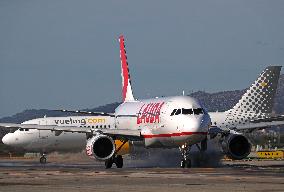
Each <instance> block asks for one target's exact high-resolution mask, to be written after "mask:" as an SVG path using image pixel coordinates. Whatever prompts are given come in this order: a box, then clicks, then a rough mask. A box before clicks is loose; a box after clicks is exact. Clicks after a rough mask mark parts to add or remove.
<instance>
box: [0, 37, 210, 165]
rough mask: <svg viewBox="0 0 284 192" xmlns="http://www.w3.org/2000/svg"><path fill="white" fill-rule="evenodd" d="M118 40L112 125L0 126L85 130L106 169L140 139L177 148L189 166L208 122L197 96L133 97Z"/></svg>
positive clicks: (92, 152)
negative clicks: (117, 100)
mask: <svg viewBox="0 0 284 192" xmlns="http://www.w3.org/2000/svg"><path fill="white" fill-rule="evenodd" d="M119 42H120V57H121V69H122V98H123V103H122V104H121V105H119V106H118V107H117V108H116V109H115V113H114V114H109V117H110V118H113V119H114V120H113V121H114V123H113V125H114V126H113V127H111V126H110V128H107V129H101V128H100V127H99V128H97V127H82V126H81V127H74V126H70V125H69V124H68V125H66V126H54V125H42V124H40V125H39V124H34V125H32V124H5V123H1V124H0V126H1V127H6V128H9V127H10V128H11V127H17V128H19V130H20V129H22V130H25V131H27V132H30V130H32V129H35V130H39V132H41V131H47V130H48V131H49V133H51V132H52V133H53V134H55V135H61V134H62V133H63V132H69V133H70V132H71V133H74V134H75V133H84V134H85V138H86V141H87V144H86V153H87V155H88V156H89V157H91V158H96V159H98V160H102V161H105V166H106V168H110V167H112V165H113V163H115V164H116V166H117V167H118V168H121V167H122V166H123V158H122V156H121V155H118V152H119V151H120V149H121V148H122V147H123V146H124V145H125V144H126V143H127V142H128V141H142V142H144V146H145V147H146V148H179V149H180V151H181V154H182V160H181V166H182V167H190V166H191V161H190V159H189V158H188V151H189V150H190V147H191V146H192V145H195V144H198V143H201V142H203V141H205V140H206V138H207V134H208V129H209V127H210V125H211V121H210V117H209V114H208V113H207V112H206V110H205V109H204V108H203V106H202V105H201V104H200V103H199V101H198V100H197V99H195V98H192V97H189V96H175V97H162V98H152V99H145V100H136V99H134V96H133V93H132V88H131V81H130V74H129V69H128V63H127V57H126V51H125V45H124V37H123V36H120V38H119ZM176 111H181V113H180V114H178V112H176ZM173 114H174V115H173ZM181 114H183V115H181ZM58 122H60V121H58ZM62 122H63V121H62ZM70 122H73V121H71V120H69V121H68V123H70ZM30 123H31V122H30ZM18 132H19V131H18ZM18 139H19V138H18ZM8 140H9V134H8V135H7V137H6V136H5V137H4V138H3V142H4V143H10V144H11V142H10V141H8ZM115 140H121V141H122V144H121V145H120V146H118V147H116V145H115V142H114V141H115ZM83 143H85V142H83ZM31 146H32V145H31Z"/></svg>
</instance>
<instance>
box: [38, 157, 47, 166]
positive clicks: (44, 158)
mask: <svg viewBox="0 0 284 192" xmlns="http://www.w3.org/2000/svg"><path fill="white" fill-rule="evenodd" d="M39 162H40V163H41V164H46V157H45V156H42V157H40V159H39Z"/></svg>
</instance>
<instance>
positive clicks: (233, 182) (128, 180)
mask: <svg viewBox="0 0 284 192" xmlns="http://www.w3.org/2000/svg"><path fill="white" fill-rule="evenodd" d="M283 179H284V161H267V160H266V161H257V160H254V161H237V162H232V161H222V163H221V165H220V166H219V167H215V168H190V169H181V168H167V167H150V166H147V167H129V166H126V167H125V168H122V169H117V168H112V169H105V168H104V166H103V163H94V162H82V163H80V164H76V163H70V162H67V163H62V162H55V163H47V164H46V165H41V164H40V163H38V161H36V160H35V159H33V160H9V159H6V160H0V191H15V192H16V191H21V192H23V191H31V192H33V191H59V192H61V191H64V192H66V191H68V192H69V191H71V192H72V191H84V192H85V191H137V192H140V191H164V192H167V191H179V192H180V191H191V192H192V191H213V192H214V191H284V180H283Z"/></svg>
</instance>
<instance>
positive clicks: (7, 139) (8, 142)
mask: <svg viewBox="0 0 284 192" xmlns="http://www.w3.org/2000/svg"><path fill="white" fill-rule="evenodd" d="M2 142H3V143H4V144H5V145H10V144H11V138H10V135H9V133H8V134H6V135H5V136H4V137H3V138H2Z"/></svg>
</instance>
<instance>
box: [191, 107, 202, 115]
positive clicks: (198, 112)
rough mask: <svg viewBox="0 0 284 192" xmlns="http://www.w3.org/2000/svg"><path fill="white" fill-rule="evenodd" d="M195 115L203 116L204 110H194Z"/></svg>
mask: <svg viewBox="0 0 284 192" xmlns="http://www.w3.org/2000/svg"><path fill="white" fill-rule="evenodd" d="M193 112H194V115H200V114H203V109H202V108H197V109H193Z"/></svg>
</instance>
